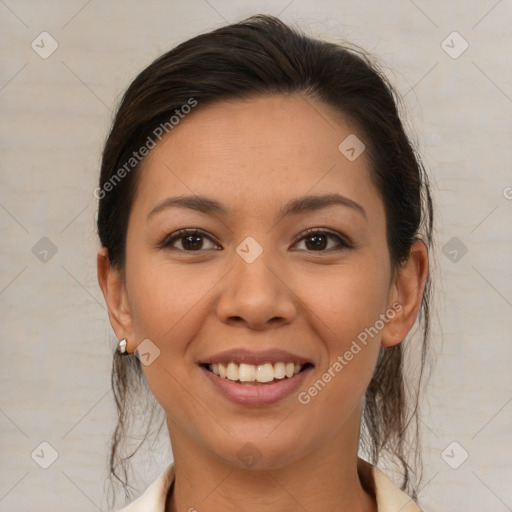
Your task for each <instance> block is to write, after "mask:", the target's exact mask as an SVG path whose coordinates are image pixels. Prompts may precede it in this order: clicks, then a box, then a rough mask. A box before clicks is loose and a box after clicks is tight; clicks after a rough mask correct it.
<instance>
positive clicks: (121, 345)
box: [117, 338, 128, 356]
mask: <svg viewBox="0 0 512 512" xmlns="http://www.w3.org/2000/svg"><path fill="white" fill-rule="evenodd" d="M126 342H127V340H126V338H124V339H123V340H120V341H119V343H118V344H117V352H118V354H120V355H122V356H124V355H127V354H128V351H127V350H126Z"/></svg>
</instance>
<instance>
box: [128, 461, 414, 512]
mask: <svg viewBox="0 0 512 512" xmlns="http://www.w3.org/2000/svg"><path fill="white" fill-rule="evenodd" d="M359 462H360V466H358V469H359V470H360V474H361V473H362V476H363V477H364V478H365V481H366V482H367V484H368V485H370V486H371V487H373V489H374V492H375V497H376V500H377V510H378V512H421V510H420V509H419V508H418V506H417V505H416V504H415V503H414V501H413V500H412V499H411V498H409V496H407V494H405V493H403V492H402V491H401V490H400V489H399V488H398V487H397V486H396V485H395V484H394V483H393V482H392V481H391V480H390V479H389V478H388V477H387V476H386V475H385V474H384V473H383V472H382V471H380V470H379V469H378V468H376V467H375V466H372V465H370V464H369V463H368V462H365V461H362V460H361V459H360V460H359ZM173 480H174V463H171V464H169V465H168V466H167V467H166V468H165V470H164V471H163V472H162V473H161V474H160V476H159V477H158V478H157V479H156V480H155V481H154V482H153V483H152V484H151V485H150V486H149V487H148V488H147V489H146V491H145V492H144V493H143V494H142V495H141V496H139V497H138V498H137V499H136V500H135V501H133V502H132V503H131V504H130V505H128V506H127V507H125V508H123V509H121V510H119V512H165V501H166V499H167V492H168V490H169V487H170V486H171V484H172V483H173ZM372 480H373V482H372Z"/></svg>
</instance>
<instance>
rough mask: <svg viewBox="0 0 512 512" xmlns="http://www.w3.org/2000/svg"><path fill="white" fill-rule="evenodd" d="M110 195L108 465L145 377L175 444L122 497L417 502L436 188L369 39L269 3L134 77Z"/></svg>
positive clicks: (105, 222)
mask: <svg viewBox="0 0 512 512" xmlns="http://www.w3.org/2000/svg"><path fill="white" fill-rule="evenodd" d="M96 194H97V197H98V198H99V211H98V232H99V237H100V240H101V245H102V248H101V249H100V251H99V253H98V260H97V264H98V280H99V284H100V286H101V289H102V291H103V294H104V296H105V300H106V302H107V305H108V310H109V317H110V321H111V324H112V327H113V329H114V331H115V333H116V335H117V337H118V338H119V339H120V340H121V341H120V342H119V348H118V350H117V353H116V354H115V355H114V366H113V378H112V382H113V387H114V392H115V396H116V401H117V406H118V412H119V424H118V427H117V429H116V432H115V434H114V439H113V445H112V453H111V461H110V463H111V472H112V475H113V476H114V477H116V478H118V479H119V480H121V481H122V482H123V484H124V485H125V486H126V484H127V482H126V480H127V478H126V475H127V472H126V471H127V460H128V457H125V458H124V459H123V458H122V457H121V456H120V454H119V448H120V443H122V441H123V439H124V437H125V432H124V429H125V425H126V424H127V422H128V418H129V415H130V400H131V398H132V397H133V396H136V395H135V389H136V385H137V383H139V382H142V383H143V384H144V383H145V382H147V384H148V385H149V389H150V390H151V392H152V394H153V395H154V397H155V398H156V400H157V401H158V403H159V404H160V405H161V407H162V409H163V411H164V413H165V421H166V424H167V428H168V431H169V436H170V441H171V444H172V448H173V458H174V462H173V463H170V464H169V465H168V467H167V468H166V469H165V471H164V472H163V473H162V474H161V476H160V477H159V478H158V479H157V480H156V481H155V482H154V483H153V484H152V485H151V486H150V487H149V488H148V489H147V491H146V492H145V493H144V494H143V495H142V496H141V497H139V498H138V499H137V500H136V501H134V502H133V503H132V504H131V505H130V506H128V507H127V508H125V509H123V510H126V511H130V512H135V511H145V512H150V511H151V512H153V511H159V512H164V511H165V512H171V511H172V512H174V511H178V510H180V511H181V510H191V511H192V510H197V511H199V512H201V511H202V510H205V511H206V510H207V511H221V510H222V511H229V510H244V511H253V510H261V509H262V508H263V507H264V509H265V510H269V511H272V510H279V511H286V510H290V511H291V510H307V511H315V510H351V511H365V512H368V511H376V510H378V511H379V512H382V511H391V510H393V511H398V510H401V511H402V512H410V511H414V510H419V509H418V507H417V505H416V504H415V503H414V501H413V499H412V498H410V497H409V496H407V494H406V493H405V492H402V491H408V492H409V494H410V496H411V497H415V496H416V487H415V482H414V481H413V480H414V478H413V477H415V476H416V472H415V470H414V464H413V461H414V459H416V458H417V455H418V454H419V452H417V451H415V448H414V446H415V445H414V444H413V445H409V444H408V443H409V441H408V440H409V439H414V436H413V438H409V437H408V432H410V431H411V427H414V425H415V424H416V423H415V420H417V413H418V410H417V395H416V396H412V397H409V396H406V392H405V389H406V388H405V383H404V375H403V374H402V361H403V347H402V342H403V341H404V340H405V338H406V336H407V334H408V333H409V331H410V330H411V328H412V327H413V325H414V323H415V321H416V320H417V317H420V320H423V322H422V328H423V338H422V340H421V341H416V342H415V343H416V344H419V352H420V354H421V356H422V358H423V357H424V356H425V354H426V342H427V335H428V326H429V322H428V320H429V296H430V292H429V291H430V280H429V275H428V267H429V265H428V259H429V257H428V249H429V247H430V245H431V234H432V205H431V200H430V193H429V188H428V182H427V177H426V176H425V173H424V171H423V167H422V165H421V162H420V160H419V158H417V156H416V155H415V152H414V150H413V149H412V147H411V144H410V143H409V140H408V138H407V136H406V134H405V132H404V129H403V126H402V123H401V121H400V118H399V116H398V114H397V108H396V100H395V96H394V93H393V90H392V88H391V86H390V85H389V84H388V82H387V81H386V79H385V78H384V77H383V76H381V75H380V73H379V72H378V71H377V70H376V69H375V67H374V66H372V65H371V64H370V63H369V60H368V59H367V58H366V57H364V56H361V55H359V54H358V52H356V51H354V50H350V49H348V48H345V47H342V46H339V45H335V44H332V43H328V42H324V41H318V40H314V39H311V38H308V37H306V36H305V35H303V34H301V33H299V32H297V31H294V30H292V29H291V28H289V27H288V26H286V25H285V24H284V23H282V22H281V21H279V20H278V19H276V18H272V17H269V16H255V17H252V18H250V19H248V20H245V21H243V22H241V23H237V24H233V25H229V26H227V27H223V28H220V29H218V30H215V31H213V32H210V33H207V34H204V35H200V36H198V37H195V38H193V39H191V40H189V41H186V42H184V43H182V44H181V45H179V46H178V47H176V48H175V49H173V50H171V51H170V52H168V53H166V54H165V55H163V56H162V57H160V58H159V59H157V60H156V61H155V62H153V63H152V64H151V65H150V66H149V67H148V68H146V69H145V70H143V71H142V72H141V73H140V74H139V76H138V77H137V78H136V79H135V80H134V81H133V83H132V84H131V85H130V87H129V88H128V90H127V92H126V93H125V95H124V97H123V99H122V102H121V105H120V107H119V110H118V112H117V114H116V117H115V120H114V123H113V127H112V130H111V133H110V135H109V137H108V140H107V142H106V145H105V149H104V153H103V161H102V169H101V177H100V184H99V188H98V189H97V191H96ZM417 377H418V376H416V378H417ZM409 398H412V403H409ZM412 431H413V432H412V434H414V428H412ZM360 445H361V446H360ZM411 446H412V448H411ZM406 447H409V451H407V450H406ZM359 448H361V451H362V452H363V453H365V454H366V456H367V458H368V459H369V462H366V461H364V460H363V459H362V458H359V457H358V449H359ZM383 455H385V456H386V457H388V459H389V460H391V461H395V462H398V463H399V464H401V466H402V468H403V476H404V478H403V482H402V490H400V489H398V487H396V486H395V484H393V483H392V482H391V480H389V479H388V478H387V477H386V476H385V475H384V473H383V472H381V471H380V470H379V469H377V467H376V466H375V464H376V463H377V461H379V460H381V459H382V456H383ZM388 459H386V460H388ZM370 463H371V464H370ZM411 468H412V470H411Z"/></svg>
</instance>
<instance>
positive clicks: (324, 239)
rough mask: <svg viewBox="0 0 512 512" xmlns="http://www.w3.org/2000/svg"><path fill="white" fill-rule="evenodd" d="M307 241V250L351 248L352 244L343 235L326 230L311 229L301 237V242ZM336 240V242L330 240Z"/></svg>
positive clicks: (319, 250)
mask: <svg viewBox="0 0 512 512" xmlns="http://www.w3.org/2000/svg"><path fill="white" fill-rule="evenodd" d="M303 240H304V241H305V242H304V244H305V247H306V250H307V251H313V252H328V251H331V250H343V249H350V248H351V247H352V246H351V244H349V243H348V242H347V241H346V240H345V239H344V238H343V237H341V236H339V235H336V234H334V233H331V232H330V231H325V230H318V229H317V230H315V229H312V230H309V231H308V232H307V233H306V235H303V236H302V238H300V240H299V242H302V241H303ZM330 240H334V241H335V243H334V244H332V243H331V244H330V243H329V241H330Z"/></svg>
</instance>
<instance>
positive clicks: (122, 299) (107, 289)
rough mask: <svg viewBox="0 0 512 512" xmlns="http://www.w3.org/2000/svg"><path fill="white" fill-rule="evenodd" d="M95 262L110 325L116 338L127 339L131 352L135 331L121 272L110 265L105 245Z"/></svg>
mask: <svg viewBox="0 0 512 512" xmlns="http://www.w3.org/2000/svg"><path fill="white" fill-rule="evenodd" d="M96 263H97V272H98V283H99V285H100V288H101V291H102V292H103V296H104V297H105V302H106V303H107V308H108V316H109V318H110V325H112V329H114V332H115V333H116V336H117V337H118V339H120V340H121V339H124V338H126V339H127V347H126V348H127V350H128V352H133V351H134V350H135V348H134V347H132V349H130V344H131V345H135V339H134V332H135V331H134V328H133V320H132V315H131V312H130V306H129V304H128V297H127V293H126V289H125V284H124V279H123V276H122V273H121V272H120V271H119V270H117V269H115V268H113V267H112V266H111V264H110V259H109V257H108V250H107V248H106V247H102V248H101V249H100V250H99V251H98V256H97V260H96ZM130 340H131V343H130Z"/></svg>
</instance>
